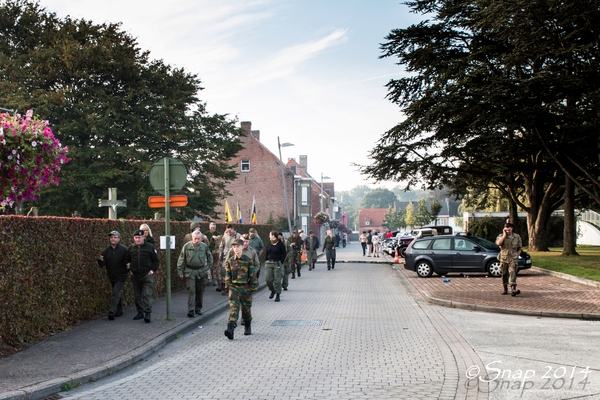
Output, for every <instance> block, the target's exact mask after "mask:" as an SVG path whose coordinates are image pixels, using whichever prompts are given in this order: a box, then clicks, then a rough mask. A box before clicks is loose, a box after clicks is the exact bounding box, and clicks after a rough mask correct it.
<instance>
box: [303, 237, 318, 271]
mask: <svg viewBox="0 0 600 400" xmlns="http://www.w3.org/2000/svg"><path fill="white" fill-rule="evenodd" d="M304 248H305V249H306V261H307V262H308V270H309V271H310V270H312V269H315V263H316V262H317V252H318V251H319V238H318V237H316V236H315V234H314V232H313V231H310V232H308V236H307V237H306V240H305V241H304Z"/></svg>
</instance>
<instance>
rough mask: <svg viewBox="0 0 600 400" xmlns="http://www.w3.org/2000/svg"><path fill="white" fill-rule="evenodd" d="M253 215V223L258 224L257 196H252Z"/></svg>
mask: <svg viewBox="0 0 600 400" xmlns="http://www.w3.org/2000/svg"><path fill="white" fill-rule="evenodd" d="M250 214H251V215H252V216H251V217H250V219H251V221H250V222H252V223H253V224H256V220H257V217H256V196H252V212H251V213H250Z"/></svg>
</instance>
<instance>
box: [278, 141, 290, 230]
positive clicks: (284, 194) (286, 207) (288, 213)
mask: <svg viewBox="0 0 600 400" xmlns="http://www.w3.org/2000/svg"><path fill="white" fill-rule="evenodd" d="M290 146H293V144H292V143H287V142H286V143H280V142H279V136H277V147H279V165H280V166H281V180H282V181H283V200H284V201H285V212H286V215H287V221H288V229H289V232H290V235H291V234H292V222H291V221H290V206H289V204H288V196H287V189H286V187H285V175H284V173H283V159H282V158H281V148H282V147H290Z"/></svg>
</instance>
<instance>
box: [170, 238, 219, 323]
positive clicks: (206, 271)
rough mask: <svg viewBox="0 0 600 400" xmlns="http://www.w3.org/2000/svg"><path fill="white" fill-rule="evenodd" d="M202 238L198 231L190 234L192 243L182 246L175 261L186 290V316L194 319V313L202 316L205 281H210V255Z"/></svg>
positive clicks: (211, 260) (211, 261) (211, 259)
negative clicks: (183, 279)
mask: <svg viewBox="0 0 600 400" xmlns="http://www.w3.org/2000/svg"><path fill="white" fill-rule="evenodd" d="M203 236H204V235H203V234H202V232H200V231H194V232H192V241H191V242H187V243H186V244H184V245H183V248H182V249H181V254H179V259H178V260H177V272H178V273H179V277H180V278H183V277H184V276H185V287H186V288H187V290H188V314H187V316H188V317H190V318H193V317H194V312H195V313H196V314H197V315H202V311H201V310H202V300H203V297H204V285H205V279H210V278H209V275H210V269H211V267H212V264H213V258H212V254H211V253H210V250H209V248H208V246H207V245H206V243H204V242H202V238H203Z"/></svg>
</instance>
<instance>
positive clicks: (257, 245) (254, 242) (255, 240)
mask: <svg viewBox="0 0 600 400" xmlns="http://www.w3.org/2000/svg"><path fill="white" fill-rule="evenodd" d="M248 239H249V243H248V247H251V248H253V249H254V251H256V254H258V258H259V260H260V257H262V256H263V254H264V253H265V243H264V242H263V240H262V238H261V237H260V236H258V232H257V231H256V229H254V228H250V229H249V230H248ZM260 267H261V265H260V262H259V263H258V265H255V266H254V269H255V270H256V279H258V277H259V276H260Z"/></svg>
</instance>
